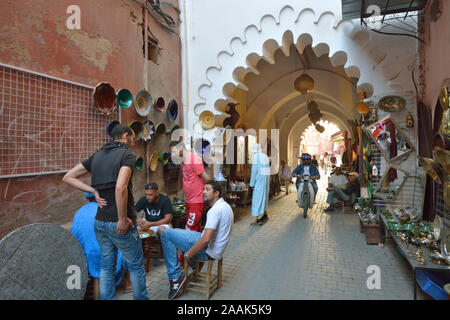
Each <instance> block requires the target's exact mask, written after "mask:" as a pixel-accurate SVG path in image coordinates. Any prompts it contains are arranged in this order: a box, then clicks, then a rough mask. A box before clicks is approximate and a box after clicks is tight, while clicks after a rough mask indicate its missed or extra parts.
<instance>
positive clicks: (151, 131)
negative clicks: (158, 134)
mask: <svg viewBox="0 0 450 320" xmlns="http://www.w3.org/2000/svg"><path fill="white" fill-rule="evenodd" d="M142 125H143V127H144V132H143V133H142V137H141V139H142V140H144V142H149V141H150V140H152V138H153V137H154V136H155V125H154V124H153V122H151V121H150V120H146V121H144V123H143V124H142Z"/></svg>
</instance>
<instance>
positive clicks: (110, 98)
mask: <svg viewBox="0 0 450 320" xmlns="http://www.w3.org/2000/svg"><path fill="white" fill-rule="evenodd" d="M92 97H93V101H94V107H95V109H96V110H97V111H98V112H99V113H100V114H102V115H106V116H107V115H110V114H111V113H112V112H113V111H114V109H115V108H116V106H117V101H116V91H115V90H114V88H113V87H112V86H111V85H110V84H109V83H107V82H101V83H99V84H98V85H97V86H96V87H95V89H94V93H93V94H92Z"/></svg>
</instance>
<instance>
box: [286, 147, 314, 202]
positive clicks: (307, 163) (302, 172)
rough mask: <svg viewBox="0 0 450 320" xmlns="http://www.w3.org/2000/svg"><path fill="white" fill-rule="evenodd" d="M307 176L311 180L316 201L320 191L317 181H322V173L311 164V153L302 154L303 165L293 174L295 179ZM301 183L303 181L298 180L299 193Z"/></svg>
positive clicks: (296, 185)
mask: <svg viewBox="0 0 450 320" xmlns="http://www.w3.org/2000/svg"><path fill="white" fill-rule="evenodd" d="M306 175H308V176H310V178H311V180H310V183H311V185H312V187H313V189H314V199H316V195H317V191H318V190H319V187H318V186H317V182H316V180H318V179H320V173H319V170H318V169H317V167H316V166H315V165H313V164H312V163H311V155H310V154H309V153H303V154H302V163H301V164H300V165H299V166H298V167H297V168H295V170H294V171H293V172H292V176H293V177H302V176H306ZM300 182H301V179H300V178H297V181H296V182H295V187H296V188H297V191H298V188H299V185H300Z"/></svg>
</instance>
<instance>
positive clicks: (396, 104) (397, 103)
mask: <svg viewBox="0 0 450 320" xmlns="http://www.w3.org/2000/svg"><path fill="white" fill-rule="evenodd" d="M405 106H406V100H405V99H404V98H402V97H400V96H386V97H383V98H381V99H380V101H379V102H378V108H380V109H381V110H383V111H386V112H395V111H400V110H402V109H403V108H404V107H405Z"/></svg>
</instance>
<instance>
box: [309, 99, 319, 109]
mask: <svg viewBox="0 0 450 320" xmlns="http://www.w3.org/2000/svg"><path fill="white" fill-rule="evenodd" d="M307 107H308V111H309V112H314V111H316V110H318V109H319V106H318V105H317V103H316V102H315V101H314V100H311V101H310V102H309V103H308V105H307Z"/></svg>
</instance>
